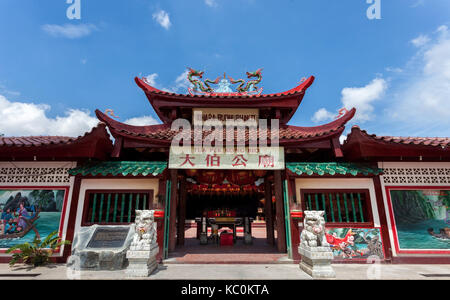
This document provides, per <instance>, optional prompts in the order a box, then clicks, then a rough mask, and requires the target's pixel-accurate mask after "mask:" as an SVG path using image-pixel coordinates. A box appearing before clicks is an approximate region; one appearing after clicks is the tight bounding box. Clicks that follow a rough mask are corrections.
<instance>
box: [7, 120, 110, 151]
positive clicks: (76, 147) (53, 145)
mask: <svg viewBox="0 0 450 300" xmlns="http://www.w3.org/2000/svg"><path fill="white" fill-rule="evenodd" d="M111 151H112V142H111V140H110V138H109V134H108V132H107V131H106V125H105V123H99V124H98V125H97V126H96V127H94V128H93V129H92V130H91V131H89V132H87V133H85V134H84V135H83V136H79V137H68V136H22V137H0V159H8V160H10V159H12V160H17V159H25V160H33V159H36V160H45V159H61V160H68V159H70V160H72V159H83V158H96V159H105V158H107V157H108V156H109V154H110V153H111Z"/></svg>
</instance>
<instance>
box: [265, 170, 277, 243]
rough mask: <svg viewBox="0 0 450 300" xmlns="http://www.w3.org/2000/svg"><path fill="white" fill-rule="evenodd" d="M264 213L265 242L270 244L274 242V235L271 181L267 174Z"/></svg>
mask: <svg viewBox="0 0 450 300" xmlns="http://www.w3.org/2000/svg"><path fill="white" fill-rule="evenodd" d="M264 197H265V201H266V202H265V203H264V214H265V217H266V232H267V243H268V244H270V245H274V244H275V236H274V232H273V209H272V183H271V182H270V181H269V176H266V178H264Z"/></svg>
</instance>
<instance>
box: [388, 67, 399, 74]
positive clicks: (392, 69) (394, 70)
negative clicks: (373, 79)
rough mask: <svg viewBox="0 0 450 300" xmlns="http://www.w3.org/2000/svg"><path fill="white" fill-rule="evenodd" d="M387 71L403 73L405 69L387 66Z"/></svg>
mask: <svg viewBox="0 0 450 300" xmlns="http://www.w3.org/2000/svg"><path fill="white" fill-rule="evenodd" d="M385 70H386V71H387V72H392V73H402V72H403V69H401V68H394V67H387V68H386V69H385Z"/></svg>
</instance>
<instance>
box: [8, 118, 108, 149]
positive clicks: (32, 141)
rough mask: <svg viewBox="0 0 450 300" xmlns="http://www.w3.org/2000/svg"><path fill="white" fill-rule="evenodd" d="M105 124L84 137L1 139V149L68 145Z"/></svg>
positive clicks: (14, 137)
mask: <svg viewBox="0 0 450 300" xmlns="http://www.w3.org/2000/svg"><path fill="white" fill-rule="evenodd" d="M104 126H105V124H102V123H99V124H98V125H97V126H96V127H94V128H92V129H91V130H90V131H89V132H86V133H85V134H84V135H82V136H78V137H70V136H13V137H0V147H39V146H47V145H67V144H71V143H73V142H76V141H78V140H81V139H83V138H84V137H86V136H88V135H90V134H91V133H92V132H94V131H95V130H98V129H99V128H100V127H104Z"/></svg>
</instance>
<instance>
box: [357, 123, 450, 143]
mask: <svg viewBox="0 0 450 300" xmlns="http://www.w3.org/2000/svg"><path fill="white" fill-rule="evenodd" d="M352 129H358V130H359V131H360V132H361V133H362V134H363V135H365V136H366V137H368V138H370V139H373V140H377V141H381V142H386V143H394V144H403V145H423V146H431V147H440V148H446V147H449V146H450V137H401V136H377V135H375V134H369V133H367V131H365V130H361V129H360V128H359V127H358V126H356V125H355V126H353V127H352ZM350 135H351V134H349V136H350Z"/></svg>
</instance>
